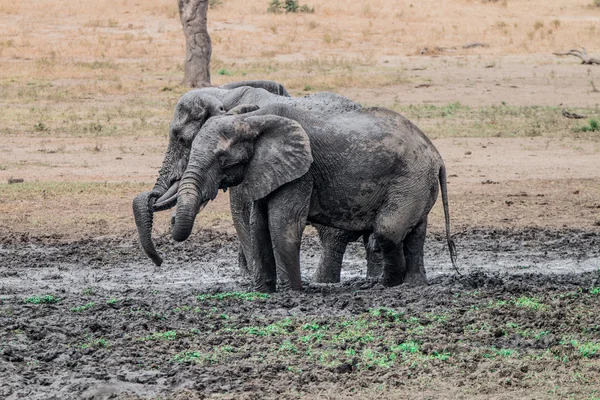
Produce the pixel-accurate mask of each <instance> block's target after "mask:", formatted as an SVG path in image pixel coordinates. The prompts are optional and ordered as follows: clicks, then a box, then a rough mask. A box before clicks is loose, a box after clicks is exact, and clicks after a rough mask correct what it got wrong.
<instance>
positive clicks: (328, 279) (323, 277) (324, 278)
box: [313, 271, 340, 283]
mask: <svg viewBox="0 0 600 400" xmlns="http://www.w3.org/2000/svg"><path fill="white" fill-rule="evenodd" d="M313 282H315V283H340V277H339V276H334V275H330V274H323V273H321V272H320V271H317V272H315V274H314V275H313Z"/></svg>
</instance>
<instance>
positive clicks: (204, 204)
mask: <svg viewBox="0 0 600 400" xmlns="http://www.w3.org/2000/svg"><path fill="white" fill-rule="evenodd" d="M207 204H208V200H206V201H205V202H204V203H202V204H200V207H199V208H198V212H197V213H196V215H198V214H200V211H202V210H204V207H206V205H207Z"/></svg>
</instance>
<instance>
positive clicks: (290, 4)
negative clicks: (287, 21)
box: [267, 0, 315, 14]
mask: <svg viewBox="0 0 600 400" xmlns="http://www.w3.org/2000/svg"><path fill="white" fill-rule="evenodd" d="M283 11H285V12H286V13H299V12H300V13H307V14H312V13H314V12H315V8H314V7H309V6H307V5H306V4H303V5H300V4H299V3H298V0H284V1H283V2H282V1H280V0H271V3H270V4H269V7H268V8H267V12H268V13H272V14H279V13H281V12H283Z"/></svg>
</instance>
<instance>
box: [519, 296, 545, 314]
mask: <svg viewBox="0 0 600 400" xmlns="http://www.w3.org/2000/svg"><path fill="white" fill-rule="evenodd" d="M515 305H516V306H517V307H521V308H527V309H529V310H533V311H546V310H548V308H549V307H548V306H547V305H546V304H543V303H541V302H540V301H539V299H537V298H536V297H527V296H521V297H519V298H518V299H516V300H515Z"/></svg>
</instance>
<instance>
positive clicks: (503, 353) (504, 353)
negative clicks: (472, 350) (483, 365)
mask: <svg viewBox="0 0 600 400" xmlns="http://www.w3.org/2000/svg"><path fill="white" fill-rule="evenodd" d="M490 350H491V351H490V352H489V353H484V354H483V357H485V358H495V357H497V356H500V357H510V356H513V355H518V354H519V353H518V352H517V351H516V350H512V349H503V348H501V349H497V348H495V347H491V348H490Z"/></svg>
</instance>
